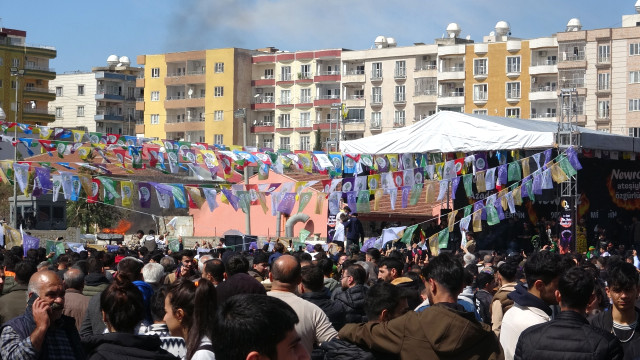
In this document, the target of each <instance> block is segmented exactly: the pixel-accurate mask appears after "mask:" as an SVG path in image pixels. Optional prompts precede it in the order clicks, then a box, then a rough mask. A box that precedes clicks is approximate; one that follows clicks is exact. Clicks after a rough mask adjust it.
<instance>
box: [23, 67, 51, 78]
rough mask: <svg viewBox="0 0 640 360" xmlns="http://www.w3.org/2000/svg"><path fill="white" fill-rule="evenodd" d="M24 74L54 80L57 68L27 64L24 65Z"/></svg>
mask: <svg viewBox="0 0 640 360" xmlns="http://www.w3.org/2000/svg"><path fill="white" fill-rule="evenodd" d="M24 76H26V77H30V78H36V79H42V80H53V79H55V78H56V70H55V69H54V68H50V67H49V66H42V65H30V64H27V65H25V67H24Z"/></svg>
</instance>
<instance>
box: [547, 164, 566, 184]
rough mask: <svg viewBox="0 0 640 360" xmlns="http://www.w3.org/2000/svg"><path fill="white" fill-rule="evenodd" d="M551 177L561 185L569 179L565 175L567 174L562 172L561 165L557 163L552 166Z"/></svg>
mask: <svg viewBox="0 0 640 360" xmlns="http://www.w3.org/2000/svg"><path fill="white" fill-rule="evenodd" d="M551 177H552V178H553V181H555V183H556V184H560V183H562V182H565V181H567V180H568V179H569V177H568V176H567V174H565V172H564V171H563V170H562V168H561V167H560V165H559V164H557V163H556V164H553V165H552V166H551Z"/></svg>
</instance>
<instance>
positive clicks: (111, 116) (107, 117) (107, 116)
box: [93, 111, 124, 122]
mask: <svg viewBox="0 0 640 360" xmlns="http://www.w3.org/2000/svg"><path fill="white" fill-rule="evenodd" d="M93 120H95V121H122V122H124V115H118V114H117V113H113V112H107V113H105V112H102V111H98V113H97V114H96V115H95V116H94V117H93Z"/></svg>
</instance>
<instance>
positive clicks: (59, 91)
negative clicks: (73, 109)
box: [11, 83, 62, 96]
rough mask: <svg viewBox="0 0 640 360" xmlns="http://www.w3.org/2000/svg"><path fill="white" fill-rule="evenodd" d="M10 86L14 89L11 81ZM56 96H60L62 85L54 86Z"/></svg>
mask: <svg viewBox="0 0 640 360" xmlns="http://www.w3.org/2000/svg"><path fill="white" fill-rule="evenodd" d="M11 88H12V89H15V88H14V87H13V83H12V84H11ZM56 96H62V86H56Z"/></svg>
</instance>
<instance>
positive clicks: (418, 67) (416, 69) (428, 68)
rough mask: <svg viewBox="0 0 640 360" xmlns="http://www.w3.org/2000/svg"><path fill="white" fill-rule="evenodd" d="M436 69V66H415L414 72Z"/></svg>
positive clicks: (425, 64) (426, 64) (427, 64)
mask: <svg viewBox="0 0 640 360" xmlns="http://www.w3.org/2000/svg"><path fill="white" fill-rule="evenodd" d="M436 69H438V65H437V64H429V63H424V64H419V65H417V66H416V68H415V71H423V70H436Z"/></svg>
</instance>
